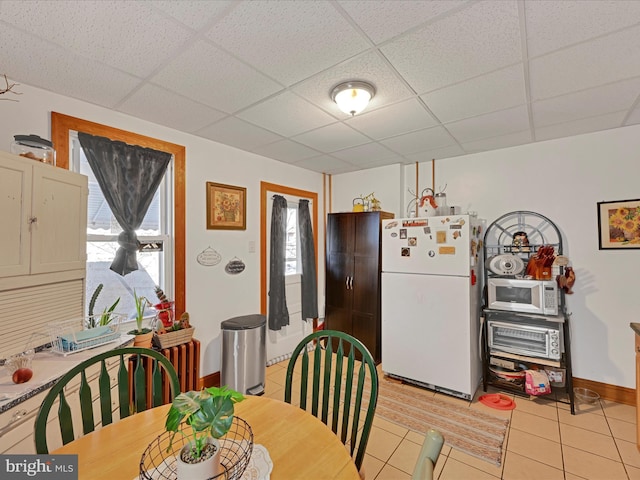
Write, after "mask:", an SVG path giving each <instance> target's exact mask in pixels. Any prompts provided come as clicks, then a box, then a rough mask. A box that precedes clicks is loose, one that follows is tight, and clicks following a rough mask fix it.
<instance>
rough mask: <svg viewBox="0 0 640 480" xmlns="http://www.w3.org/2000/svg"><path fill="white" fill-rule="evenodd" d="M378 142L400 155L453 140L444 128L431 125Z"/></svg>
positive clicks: (439, 145) (428, 148) (438, 146)
mask: <svg viewBox="0 0 640 480" xmlns="http://www.w3.org/2000/svg"><path fill="white" fill-rule="evenodd" d="M380 143H382V144H383V145H386V146H387V147H389V148H390V149H391V150H393V151H394V152H397V153H399V154H400V155H410V154H412V153H417V152H423V151H427V150H433V149H436V148H440V147H446V146H448V145H453V144H454V143H455V140H454V139H453V138H452V137H451V135H449V133H448V132H447V131H446V130H445V129H444V128H442V127H433V128H427V129H425V130H420V131H418V132H412V133H407V134H406V135H398V136H397V137H393V138H387V139H386V140H382V141H381V142H380Z"/></svg>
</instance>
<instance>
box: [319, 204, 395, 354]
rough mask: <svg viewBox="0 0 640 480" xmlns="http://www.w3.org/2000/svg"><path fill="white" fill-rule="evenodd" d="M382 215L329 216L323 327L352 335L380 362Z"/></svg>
mask: <svg viewBox="0 0 640 480" xmlns="http://www.w3.org/2000/svg"><path fill="white" fill-rule="evenodd" d="M387 218H393V214H392V213H388V212H363V213H330V214H329V215H328V219H327V255H326V273H325V278H326V288H325V303H326V306H325V328H327V329H330V330H339V331H342V332H346V333H348V334H350V335H353V336H354V337H356V338H357V339H358V340H360V341H361V342H362V343H364V345H365V346H366V347H367V348H368V349H369V351H370V352H371V355H373V358H374V359H375V360H376V362H380V329H381V323H380V267H381V253H380V243H381V237H380V222H381V220H383V219H387Z"/></svg>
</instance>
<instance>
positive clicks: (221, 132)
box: [196, 117, 282, 150]
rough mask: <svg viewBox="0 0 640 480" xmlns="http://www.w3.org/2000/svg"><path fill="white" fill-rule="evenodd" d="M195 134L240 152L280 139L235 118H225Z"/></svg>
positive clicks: (273, 134)
mask: <svg viewBox="0 0 640 480" xmlns="http://www.w3.org/2000/svg"><path fill="white" fill-rule="evenodd" d="M196 134H197V135H199V136H201V137H204V138H208V139H209V140H214V141H216V142H220V143H223V144H225V145H231V146H233V147H237V148H240V149H242V150H254V149H256V148H258V147H260V146H262V145H267V144H270V143H273V142H276V141H278V140H281V139H282V137H280V136H279V135H276V134H275V133H271V132H268V131H266V130H264V129H262V128H260V127H256V126H255V125H251V124H250V123H247V122H245V121H243V120H240V119H238V118H235V117H227V118H226V119H224V120H221V121H219V122H218V123H215V124H213V125H210V126H208V127H205V128H203V129H202V130H200V131H198V132H196Z"/></svg>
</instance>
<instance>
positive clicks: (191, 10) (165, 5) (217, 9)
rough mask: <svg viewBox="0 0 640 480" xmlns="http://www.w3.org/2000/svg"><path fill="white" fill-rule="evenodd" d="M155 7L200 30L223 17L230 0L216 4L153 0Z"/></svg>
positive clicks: (186, 0) (185, 0)
mask: <svg viewBox="0 0 640 480" xmlns="http://www.w3.org/2000/svg"><path fill="white" fill-rule="evenodd" d="M149 3H150V4H151V5H153V6H154V7H156V8H158V9H160V10H162V11H163V12H165V13H167V14H169V15H171V16H172V17H173V18H175V19H176V20H178V21H179V22H182V23H183V24H185V25H186V26H187V27H189V28H193V29H195V30H199V29H201V28H202V27H204V26H205V25H206V24H207V23H209V22H210V21H212V19H213V18H215V17H216V16H218V15H222V14H223V13H224V12H225V11H226V10H227V9H228V8H229V6H230V5H233V2H232V1H229V0H216V1H215V2H203V1H202V0H180V1H179V2H176V1H175V0H152V1H151V2H149Z"/></svg>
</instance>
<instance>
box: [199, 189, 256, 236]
mask: <svg viewBox="0 0 640 480" xmlns="http://www.w3.org/2000/svg"><path fill="white" fill-rule="evenodd" d="M246 212H247V189H246V188H244V187H236V186H233V185H224V184H222V183H214V182H207V230H246V229H247V216H246Z"/></svg>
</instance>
